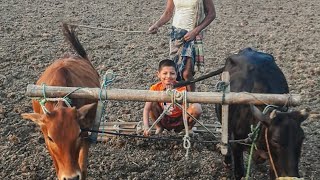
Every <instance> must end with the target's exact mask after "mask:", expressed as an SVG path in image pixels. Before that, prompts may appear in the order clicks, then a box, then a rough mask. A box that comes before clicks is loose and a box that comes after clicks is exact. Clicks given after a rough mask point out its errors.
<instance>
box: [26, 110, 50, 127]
mask: <svg viewBox="0 0 320 180" xmlns="http://www.w3.org/2000/svg"><path fill="white" fill-rule="evenodd" d="M21 116H22V118H23V119H29V120H31V121H33V122H35V123H37V124H38V125H39V126H42V125H44V119H45V118H44V117H45V115H43V114H39V113H23V114H21Z"/></svg>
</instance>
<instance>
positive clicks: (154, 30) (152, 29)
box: [147, 24, 159, 34]
mask: <svg viewBox="0 0 320 180" xmlns="http://www.w3.org/2000/svg"><path fill="white" fill-rule="evenodd" d="M158 30H159V27H158V26H157V25H156V24H154V25H152V26H150V28H149V29H148V31H147V33H148V34H156V33H157V32H158Z"/></svg>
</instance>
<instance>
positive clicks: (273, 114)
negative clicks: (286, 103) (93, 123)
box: [269, 109, 277, 119]
mask: <svg viewBox="0 0 320 180" xmlns="http://www.w3.org/2000/svg"><path fill="white" fill-rule="evenodd" d="M276 116H277V110H275V109H274V110H273V111H272V112H271V113H270V115H269V117H270V119H273V118H275V117H276Z"/></svg>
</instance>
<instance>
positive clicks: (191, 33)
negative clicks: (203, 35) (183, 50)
mask: <svg viewBox="0 0 320 180" xmlns="http://www.w3.org/2000/svg"><path fill="white" fill-rule="evenodd" d="M197 35H198V33H197V32H196V30H195V29H193V30H191V31H189V32H187V34H186V35H184V36H183V39H184V40H185V41H186V42H188V41H192V40H194V39H195V38H196V36H197Z"/></svg>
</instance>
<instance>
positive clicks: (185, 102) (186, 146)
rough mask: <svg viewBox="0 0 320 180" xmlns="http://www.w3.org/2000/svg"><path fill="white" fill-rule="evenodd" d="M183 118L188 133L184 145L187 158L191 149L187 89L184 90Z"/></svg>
mask: <svg viewBox="0 0 320 180" xmlns="http://www.w3.org/2000/svg"><path fill="white" fill-rule="evenodd" d="M182 111H183V112H182V118H183V124H184V129H185V131H186V134H185V135H184V137H183V147H184V149H186V155H185V157H186V159H188V158H189V149H190V146H191V144H190V137H189V126H188V117H187V91H184V92H183V109H182Z"/></svg>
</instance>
